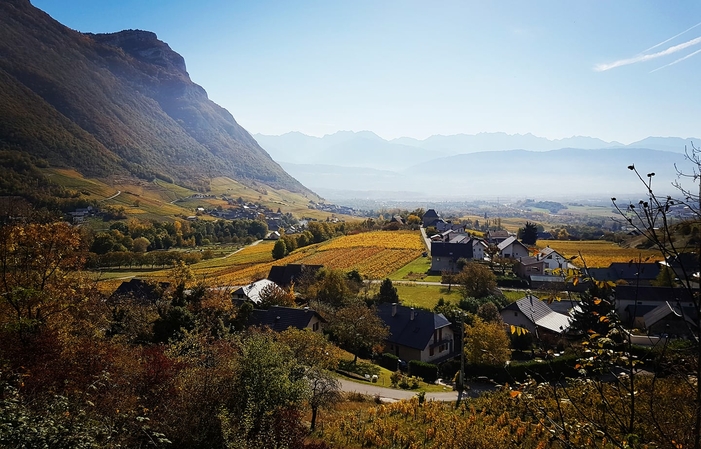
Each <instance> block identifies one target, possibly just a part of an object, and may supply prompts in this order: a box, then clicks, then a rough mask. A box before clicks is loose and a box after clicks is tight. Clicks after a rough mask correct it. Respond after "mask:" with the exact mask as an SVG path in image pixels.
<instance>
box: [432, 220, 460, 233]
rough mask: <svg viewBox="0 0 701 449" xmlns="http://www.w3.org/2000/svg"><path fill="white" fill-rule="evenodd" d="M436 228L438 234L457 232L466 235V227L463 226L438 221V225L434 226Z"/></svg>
mask: <svg viewBox="0 0 701 449" xmlns="http://www.w3.org/2000/svg"><path fill="white" fill-rule="evenodd" d="M434 226H435V227H436V231H438V232H445V231H449V230H450V231H455V232H457V233H460V234H464V233H465V225H462V224H453V223H451V222H449V221H442V220H441V221H437V222H436V224H435V225H434Z"/></svg>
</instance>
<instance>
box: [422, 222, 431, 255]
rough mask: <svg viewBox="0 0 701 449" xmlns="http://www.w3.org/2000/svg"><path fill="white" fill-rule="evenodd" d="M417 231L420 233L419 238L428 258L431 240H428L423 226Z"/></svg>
mask: <svg viewBox="0 0 701 449" xmlns="http://www.w3.org/2000/svg"><path fill="white" fill-rule="evenodd" d="M419 230H420V231H421V238H422V239H423V242H424V245H426V252H427V253H428V255H429V256H430V255H431V239H429V238H428V236H427V235H426V229H425V228H424V227H423V226H421V227H420V228H419Z"/></svg>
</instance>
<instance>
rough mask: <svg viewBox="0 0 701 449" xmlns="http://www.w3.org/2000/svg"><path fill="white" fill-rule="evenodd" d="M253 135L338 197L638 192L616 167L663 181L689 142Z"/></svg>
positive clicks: (288, 166)
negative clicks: (636, 169)
mask: <svg viewBox="0 0 701 449" xmlns="http://www.w3.org/2000/svg"><path fill="white" fill-rule="evenodd" d="M254 138H255V139H256V140H257V141H258V142H259V143H260V144H261V146H263V148H265V149H266V150H267V151H268V153H269V154H270V155H271V156H272V157H273V159H275V160H276V161H278V163H280V164H281V166H282V167H283V168H284V169H285V170H286V171H287V172H288V173H290V174H291V175H292V176H294V177H295V178H296V179H297V180H299V181H300V182H301V183H302V184H304V185H305V186H308V187H309V188H310V189H312V190H314V191H316V192H317V193H319V194H321V195H322V196H325V197H328V198H332V199H335V200H338V201H342V200H343V199H344V198H359V197H373V198H377V199H407V198H412V199H424V198H433V199H445V200H456V199H459V198H469V199H473V198H483V199H494V198H496V197H501V198H512V199H523V198H526V197H528V198H533V197H570V198H572V197H577V198H598V197H604V198H606V197H611V196H616V195H618V196H621V195H624V194H632V193H635V192H636V191H639V190H640V184H639V180H638V179H637V178H636V177H635V176H634V175H633V174H632V173H630V172H629V171H628V170H627V169H626V167H627V166H628V165H630V164H633V163H634V164H636V165H637V166H638V167H639V168H640V170H641V171H644V172H645V173H648V172H650V171H655V172H656V175H655V185H656V186H659V187H661V188H666V187H670V188H671V183H672V182H673V181H674V180H675V179H676V178H677V173H676V171H675V167H674V164H677V165H678V166H679V167H682V166H683V165H684V149H685V146H686V148H689V149H691V144H692V143H693V142H698V139H693V138H690V139H681V138H672V137H668V138H658V137H649V138H646V139H643V140H641V141H639V142H633V143H631V144H629V145H623V144H621V143H619V142H605V141H602V140H600V139H595V138H590V137H573V138H569V139H561V140H549V139H545V138H542V137H536V136H534V135H532V134H527V135H508V134H505V133H481V134H478V135H466V134H460V135H453V136H431V137H429V138H427V139H424V140H417V139H411V138H398V139H393V140H391V141H388V140H385V139H382V138H381V137H379V136H378V135H376V134H374V133H372V132H369V131H362V132H358V133H354V132H349V131H341V132H337V133H335V134H332V135H326V136H324V137H322V138H318V137H313V136H307V135H304V134H301V133H287V134H284V135H281V136H266V135H261V134H257V135H254ZM305 161H308V162H305Z"/></svg>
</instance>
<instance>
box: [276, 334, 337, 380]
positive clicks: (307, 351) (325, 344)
mask: <svg viewBox="0 0 701 449" xmlns="http://www.w3.org/2000/svg"><path fill="white" fill-rule="evenodd" d="M279 339H280V341H281V342H283V343H285V344H286V345H287V346H288V347H289V348H290V349H291V350H292V353H293V354H294V356H295V358H296V359H297V360H298V361H299V362H300V363H301V364H302V365H304V366H307V367H310V368H318V369H325V370H335V369H336V368H337V367H338V362H339V360H340V359H341V352H342V351H341V350H340V349H338V347H336V345H334V344H333V343H331V342H330V341H329V340H328V339H327V338H326V336H325V335H324V334H322V333H320V332H312V331H311V330H310V329H301V330H300V329H295V328H293V327H290V328H288V329H287V330H285V331H283V332H280V335H279Z"/></svg>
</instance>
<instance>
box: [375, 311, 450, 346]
mask: <svg viewBox="0 0 701 449" xmlns="http://www.w3.org/2000/svg"><path fill="white" fill-rule="evenodd" d="M392 307H393V305H392V304H390V303H383V304H380V305H379V306H378V308H377V315H378V316H379V317H380V319H381V320H382V321H383V322H384V323H385V324H386V325H387V326H388V327H389V333H390V335H389V337H388V338H387V341H389V342H391V343H397V344H400V345H403V346H408V347H410V348H414V349H421V350H423V349H425V348H426V346H427V345H428V344H429V342H430V341H431V338H432V337H433V331H435V330H436V329H440V328H442V327H446V326H449V325H450V321H448V319H447V318H446V317H445V316H443V314H442V313H433V312H428V311H426V310H418V309H413V310H414V319H413V320H412V319H411V311H412V308H411V307H406V306H402V305H399V304H397V306H396V307H397V313H396V314H395V315H394V316H392Z"/></svg>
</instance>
